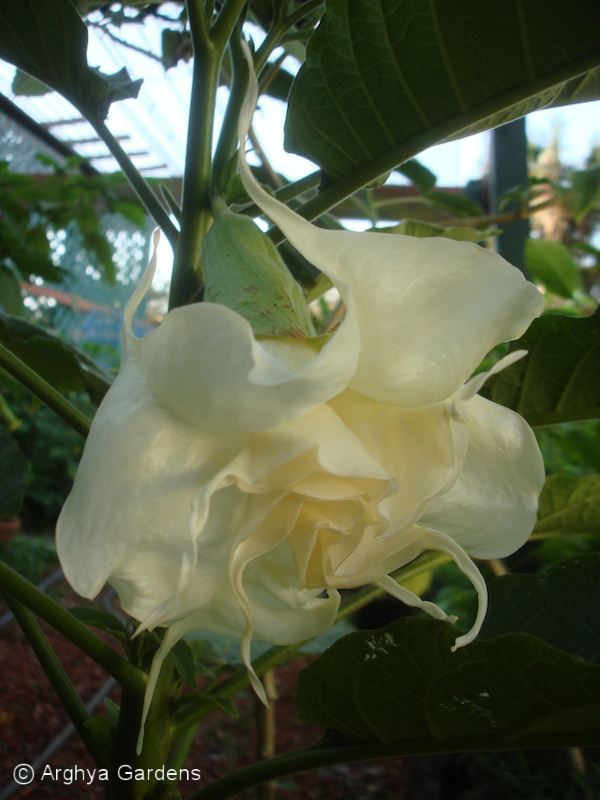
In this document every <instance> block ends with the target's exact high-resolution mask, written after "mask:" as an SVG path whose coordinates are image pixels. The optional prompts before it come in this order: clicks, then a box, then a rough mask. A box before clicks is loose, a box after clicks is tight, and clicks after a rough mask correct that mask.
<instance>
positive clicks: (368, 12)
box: [285, 0, 600, 188]
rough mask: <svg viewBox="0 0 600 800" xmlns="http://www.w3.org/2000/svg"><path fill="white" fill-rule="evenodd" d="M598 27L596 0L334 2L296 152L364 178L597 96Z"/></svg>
mask: <svg viewBox="0 0 600 800" xmlns="http://www.w3.org/2000/svg"><path fill="white" fill-rule="evenodd" d="M599 25H600V9H599V8H598V6H597V4H595V3H590V2H589V0H574V2H572V3H569V4H565V3H564V2H563V0H546V2H544V3H533V2H532V3H521V2H518V3H517V2H515V3H512V2H511V3H509V4H507V3H497V2H496V0H453V2H451V3H449V2H447V0H431V2H429V3H423V2H422V0H404V2H402V3H398V2H396V1H395V0H382V2H377V3H373V2H370V0H329V1H328V3H327V5H326V12H325V15H324V16H323V18H322V21H321V23H320V25H319V27H318V28H317V30H316V32H315V34H314V35H313V37H312V38H311V40H310V42H309V45H308V48H307V57H306V62H305V64H304V65H303V67H302V68H301V69H300V72H299V74H298V76H297V78H296V80H295V82H294V85H293V87H292V91H291V95H290V105H289V111H288V118H287V121H286V138H285V142H286V148H287V149H288V150H289V151H291V152H294V153H298V154H300V155H303V156H306V157H307V158H309V159H311V160H312V161H314V162H315V163H317V164H319V165H320V166H321V168H322V169H323V171H324V172H325V174H326V175H327V176H328V177H329V178H330V179H336V180H337V179H340V178H343V177H345V176H350V175H351V174H352V173H354V183H355V184H356V183H358V185H365V184H366V183H368V182H369V181H370V180H372V179H373V178H374V177H376V176H377V175H381V174H383V173H385V172H387V171H388V170H390V169H393V168H395V167H396V166H397V165H398V164H401V163H403V162H404V161H406V160H407V159H409V158H411V157H412V156H414V155H416V154H417V153H419V152H420V151H422V150H424V149H425V148H426V147H428V146H430V145H432V144H434V143H436V142H440V141H446V140H449V139H452V138H457V137H460V136H465V135H467V134H471V133H474V132H476V131H480V130H488V129H490V128H493V127H496V126H498V125H501V124H504V123H506V122H508V121H510V120H511V119H516V118H517V117H520V116H523V115H524V114H526V113H528V112H530V111H533V110H536V109H538V108H543V107H548V106H549V105H554V104H557V103H565V102H574V101H576V100H579V101H581V100H583V99H591V97H597V96H599V95H598V94H597V92H598V85H597V84H598V80H597V75H596V73H592V72H591V71H593V70H594V69H595V68H596V67H597V66H598V65H599V64H600V37H598V29H599ZM590 95H591V97H590ZM355 188H358V187H357V186H356V185H355Z"/></svg>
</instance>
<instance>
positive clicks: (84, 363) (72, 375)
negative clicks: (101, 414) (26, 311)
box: [0, 313, 112, 405]
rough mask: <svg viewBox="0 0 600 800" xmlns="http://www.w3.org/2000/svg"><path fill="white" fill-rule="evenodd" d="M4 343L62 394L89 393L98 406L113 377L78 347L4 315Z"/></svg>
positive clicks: (0, 336) (0, 334)
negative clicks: (82, 391) (69, 392)
mask: <svg viewBox="0 0 600 800" xmlns="http://www.w3.org/2000/svg"><path fill="white" fill-rule="evenodd" d="M0 342H2V344H4V345H5V346H6V347H8V348H9V350H11V351H12V352H13V353H15V355H18V356H19V358H20V359H22V360H23V361H24V362H25V363H26V364H27V365H28V366H30V367H31V368H32V369H34V370H35V371H36V372H37V373H38V374H39V375H41V376H42V377H43V378H44V379H45V380H47V381H48V382H49V383H51V384H52V385H53V386H55V387H56V388H58V389H59V390H60V391H65V392H67V391H80V390H85V391H86V392H87V393H88V395H89V397H90V399H91V400H92V402H93V403H95V404H96V405H99V403H100V401H101V400H102V398H103V397H104V395H105V394H106V392H107V391H108V388H109V386H110V384H111V382H112V379H111V376H110V375H109V374H108V373H106V372H105V371H104V370H102V369H101V368H100V367H98V365H97V364H96V363H95V362H94V361H93V360H92V359H91V358H88V357H87V356H86V355H84V354H83V353H80V352H79V351H78V350H76V349H75V348H74V347H70V346H69V345H68V344H66V342H63V341H62V340H61V339H58V338H57V337H55V336H52V335H51V334H49V333H47V332H46V331H44V330H43V329H42V328H38V327H37V326H35V325H31V324H30V323H28V322H25V321H23V320H19V319H16V318H14V317H10V316H8V315H6V314H1V313H0Z"/></svg>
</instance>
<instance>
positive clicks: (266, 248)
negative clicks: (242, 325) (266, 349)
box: [202, 213, 314, 339]
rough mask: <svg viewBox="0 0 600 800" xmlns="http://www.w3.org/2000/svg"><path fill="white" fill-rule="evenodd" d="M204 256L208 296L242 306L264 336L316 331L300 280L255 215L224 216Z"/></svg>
mask: <svg viewBox="0 0 600 800" xmlns="http://www.w3.org/2000/svg"><path fill="white" fill-rule="evenodd" d="M202 259H203V264H204V286H205V292H204V299H205V300H206V301H207V302H210V303H219V304H220V305H224V306H227V308H230V309H232V310H233V311H235V312H237V313H238V314H239V315H240V316H242V317H244V319H246V320H247V321H248V322H249V323H250V325H252V328H253V330H254V332H255V333H256V334H257V335H260V336H286V337H289V336H291V337H292V338H294V339H304V338H306V337H309V336H313V335H314V330H313V327H312V323H311V321H310V317H309V315H308V311H307V309H306V303H305V300H304V295H303V293H302V289H301V287H300V285H299V284H298V283H296V281H295V280H294V278H293V277H292V275H291V273H290V271H289V270H288V268H287V267H286V265H285V264H284V262H283V260H282V258H281V256H280V255H279V253H278V252H277V250H276V248H275V246H274V245H273V243H272V242H271V240H270V239H269V237H268V236H266V235H265V234H264V233H263V232H262V231H261V230H260V229H259V228H258V227H257V226H256V225H255V224H254V222H252V220H250V219H247V218H246V217H242V216H239V215H236V214H229V213H226V214H223V215H221V216H219V217H218V218H217V219H216V221H215V223H214V225H213V226H212V227H211V229H210V231H209V232H208V234H207V236H206V238H205V240H204V243H203V248H202Z"/></svg>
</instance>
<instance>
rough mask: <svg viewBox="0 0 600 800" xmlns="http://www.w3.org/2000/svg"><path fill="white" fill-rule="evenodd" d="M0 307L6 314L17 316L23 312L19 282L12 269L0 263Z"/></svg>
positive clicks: (14, 270) (16, 274)
mask: <svg viewBox="0 0 600 800" xmlns="http://www.w3.org/2000/svg"><path fill="white" fill-rule="evenodd" d="M0 305H1V306H2V308H3V309H4V310H5V311H6V312H7V313H8V314H14V315H15V316H19V315H20V314H22V312H23V298H22V297H21V282H20V280H19V275H18V273H17V271H16V269H15V268H14V267H11V266H9V265H6V264H1V263H0Z"/></svg>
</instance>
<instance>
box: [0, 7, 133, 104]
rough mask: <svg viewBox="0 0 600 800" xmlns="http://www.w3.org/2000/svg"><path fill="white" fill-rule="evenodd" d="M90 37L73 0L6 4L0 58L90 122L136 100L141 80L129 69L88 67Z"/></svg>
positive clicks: (0, 19)
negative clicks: (128, 100) (118, 102)
mask: <svg viewBox="0 0 600 800" xmlns="http://www.w3.org/2000/svg"><path fill="white" fill-rule="evenodd" d="M87 43H88V34H87V29H86V27H85V25H84V23H83V22H82V21H81V19H80V18H79V15H78V14H77V11H76V10H75V7H74V6H73V4H72V3H71V2H70V0H2V3H0V58H3V59H5V60H6V61H9V62H10V63H11V64H14V65H15V66H17V67H18V68H19V69H21V70H23V71H24V72H26V73H28V74H29V75H31V76H32V77H34V78H36V79H38V80H40V81H42V82H43V83H45V84H46V85H47V86H49V87H50V88H51V89H55V90H56V91H57V92H60V94H62V95H63V96H64V97H66V98H67V100H70V101H71V103H73V105H74V106H76V107H77V108H78V109H79V110H80V111H81V113H82V114H84V115H85V116H86V117H88V118H89V119H93V120H103V119H104V118H105V117H106V115H107V114H108V109H109V106H110V104H111V103H112V102H113V101H115V100H122V99H124V98H126V97H136V96H137V93H138V91H139V88H140V85H141V81H131V80H130V78H129V75H127V71H126V70H121V71H120V72H118V73H117V74H115V75H101V74H100V73H99V72H98V71H97V70H94V69H92V68H91V67H89V66H88V63H87V58H86V52H87Z"/></svg>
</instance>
